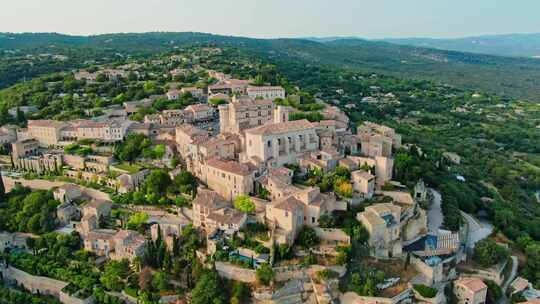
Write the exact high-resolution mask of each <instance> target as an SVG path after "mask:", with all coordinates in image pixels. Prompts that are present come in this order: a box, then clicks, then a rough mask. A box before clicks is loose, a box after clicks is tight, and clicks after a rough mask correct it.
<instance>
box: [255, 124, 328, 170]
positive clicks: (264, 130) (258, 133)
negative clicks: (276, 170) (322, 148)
mask: <svg viewBox="0 0 540 304" xmlns="http://www.w3.org/2000/svg"><path fill="white" fill-rule="evenodd" d="M245 134H246V160H247V161H251V162H254V163H257V162H262V163H265V164H269V165H270V166H273V167H280V166H283V165H285V164H295V163H297V159H298V156H300V155H301V154H303V153H306V152H311V151H317V150H318V148H319V137H318V136H317V132H316V127H315V126H314V125H313V124H312V123H311V122H309V121H307V120H305V119H303V120H295V121H287V122H281V123H273V124H267V125H264V126H260V127H256V128H252V129H248V130H246V131H245Z"/></svg>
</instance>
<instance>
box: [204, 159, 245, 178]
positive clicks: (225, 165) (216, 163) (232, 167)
mask: <svg viewBox="0 0 540 304" xmlns="http://www.w3.org/2000/svg"><path fill="white" fill-rule="evenodd" d="M206 164H207V166H209V167H213V168H216V169H219V170H222V171H226V172H230V173H232V174H236V175H242V176H246V175H250V174H252V173H253V172H254V171H255V170H253V168H251V167H250V166H248V165H247V164H241V163H239V162H236V161H227V160H220V159H215V158H213V159H210V160H208V161H207V162H206Z"/></svg>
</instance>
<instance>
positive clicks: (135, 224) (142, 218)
mask: <svg viewBox="0 0 540 304" xmlns="http://www.w3.org/2000/svg"><path fill="white" fill-rule="evenodd" d="M148 218H149V216H148V214H146V213H144V212H137V213H135V214H133V215H131V216H130V217H129V220H128V222H127V228H128V229H130V230H140V228H141V226H142V225H144V224H146V222H147V221H148Z"/></svg>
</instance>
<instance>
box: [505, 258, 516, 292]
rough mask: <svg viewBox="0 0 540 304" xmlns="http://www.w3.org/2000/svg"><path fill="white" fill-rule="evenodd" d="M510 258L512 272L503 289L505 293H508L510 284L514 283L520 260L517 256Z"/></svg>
mask: <svg viewBox="0 0 540 304" xmlns="http://www.w3.org/2000/svg"><path fill="white" fill-rule="evenodd" d="M510 258H511V259H512V272H510V277H509V278H508V279H507V280H506V282H504V285H503V287H502V291H503V293H505V292H506V289H508V286H509V285H510V283H512V281H513V280H514V278H515V277H516V275H517V270H518V258H517V256H515V255H513V256H511V257H510Z"/></svg>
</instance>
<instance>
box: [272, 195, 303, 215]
mask: <svg viewBox="0 0 540 304" xmlns="http://www.w3.org/2000/svg"><path fill="white" fill-rule="evenodd" d="M303 207H304V204H302V202H301V201H299V200H298V199H296V198H295V197H294V196H289V197H287V198H285V199H284V200H282V201H279V202H278V203H276V204H275V205H274V208H276V209H281V210H287V211H291V212H292V211H294V210H297V209H298V208H303Z"/></svg>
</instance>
